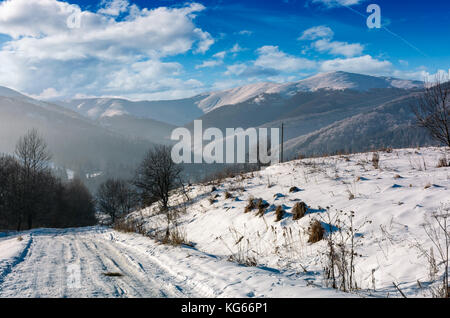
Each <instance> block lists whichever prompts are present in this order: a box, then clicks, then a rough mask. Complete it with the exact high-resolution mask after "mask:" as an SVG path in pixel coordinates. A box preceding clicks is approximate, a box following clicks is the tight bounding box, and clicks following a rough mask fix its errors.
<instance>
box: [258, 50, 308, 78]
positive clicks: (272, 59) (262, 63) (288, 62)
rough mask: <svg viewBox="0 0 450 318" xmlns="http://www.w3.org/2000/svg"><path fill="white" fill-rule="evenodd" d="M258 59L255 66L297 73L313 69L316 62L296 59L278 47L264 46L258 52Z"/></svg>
mask: <svg viewBox="0 0 450 318" xmlns="http://www.w3.org/2000/svg"><path fill="white" fill-rule="evenodd" d="M257 53H258V55H259V56H258V58H257V60H256V61H255V63H254V65H255V66H259V67H262V68H267V69H274V70H277V71H283V72H295V71H298V70H302V69H312V68H314V67H315V66H316V63H315V62H314V61H311V60H308V59H305V58H301V57H295V56H292V55H289V54H286V53H284V52H283V51H280V49H279V48H278V46H270V45H267V46H263V47H261V48H259V49H258V50H257Z"/></svg>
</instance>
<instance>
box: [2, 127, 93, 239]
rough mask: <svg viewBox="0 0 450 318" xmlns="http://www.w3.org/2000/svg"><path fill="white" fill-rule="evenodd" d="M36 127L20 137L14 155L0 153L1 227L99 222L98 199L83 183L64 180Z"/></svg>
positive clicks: (82, 224)
mask: <svg viewBox="0 0 450 318" xmlns="http://www.w3.org/2000/svg"><path fill="white" fill-rule="evenodd" d="M50 160H51V154H50V152H49V151H48V147H47V144H46V143H45V141H44V139H43V138H42V137H41V136H40V135H39V133H38V132H37V131H36V130H34V129H33V130H31V131H29V132H28V133H27V134H26V135H25V136H23V137H21V138H20V139H19V141H18V143H17V145H16V149H15V153H14V156H7V155H3V156H1V157H0V229H8V230H17V231H21V230H25V229H32V228H36V227H75V226H87V225H93V224H95V223H96V218H95V202H94V199H93V197H92V196H91V194H90V193H89V191H88V190H87V189H86V187H85V186H84V185H83V183H82V182H81V181H79V180H77V179H74V180H72V181H70V182H68V183H63V182H62V181H61V180H60V179H59V178H57V177H55V176H54V175H53V174H52V171H51V169H50V167H49V165H50Z"/></svg>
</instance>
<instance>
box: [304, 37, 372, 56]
mask: <svg viewBox="0 0 450 318" xmlns="http://www.w3.org/2000/svg"><path fill="white" fill-rule="evenodd" d="M312 46H313V47H314V48H315V49H316V50H317V51H319V52H322V53H323V52H329V53H331V54H334V55H344V56H346V57H352V56H356V55H361V53H362V52H363V50H364V46H363V45H361V44H359V43H354V44H349V43H347V42H339V41H329V40H327V39H321V40H317V41H316V42H314V43H313V44H312Z"/></svg>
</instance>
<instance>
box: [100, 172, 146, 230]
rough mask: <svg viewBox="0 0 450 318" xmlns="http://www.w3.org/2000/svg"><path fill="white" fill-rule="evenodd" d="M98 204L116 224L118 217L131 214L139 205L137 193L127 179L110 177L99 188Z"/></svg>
mask: <svg viewBox="0 0 450 318" xmlns="http://www.w3.org/2000/svg"><path fill="white" fill-rule="evenodd" d="M97 206H98V210H99V211H100V212H102V213H105V214H108V215H109V216H110V217H111V221H112V223H113V224H114V223H115V221H116V219H117V218H120V217H122V216H125V215H127V214H129V213H130V212H132V210H133V209H134V208H135V207H136V206H137V198H136V193H135V191H134V189H132V188H131V186H130V185H129V184H128V183H127V182H126V181H124V180H119V179H109V180H107V181H105V182H104V183H102V184H101V185H100V187H99V189H98V192H97Z"/></svg>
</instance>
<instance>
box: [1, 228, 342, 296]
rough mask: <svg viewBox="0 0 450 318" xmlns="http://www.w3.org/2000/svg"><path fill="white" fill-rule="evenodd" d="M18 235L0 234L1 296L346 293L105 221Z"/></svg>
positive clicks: (325, 294) (323, 294)
mask: <svg viewBox="0 0 450 318" xmlns="http://www.w3.org/2000/svg"><path fill="white" fill-rule="evenodd" d="M21 237H22V240H18V236H13V237H3V238H2V239H1V240H0V298H1V297H336V296H341V297H342V296H347V295H345V294H342V293H337V292H335V291H333V290H329V289H322V288H312V287H307V286H306V282H305V281H304V280H298V279H296V277H292V276H288V275H283V274H281V273H279V272H278V271H276V270H271V269H264V268H257V267H244V266H239V265H237V264H234V263H230V262H228V261H226V260H223V259H220V258H218V257H215V256H213V255H208V254H206V253H203V252H199V251H197V250H195V249H193V248H189V247H167V246H165V245H161V244H157V243H155V242H154V241H153V240H150V239H148V238H146V237H143V236H140V235H138V234H136V235H132V234H123V233H118V232H115V231H112V230H109V229H106V228H100V227H94V228H82V229H68V230H51V229H42V230H34V231H30V232H27V233H21ZM106 273H120V274H121V275H122V276H120V277H110V276H106V275H105V274H106Z"/></svg>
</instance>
